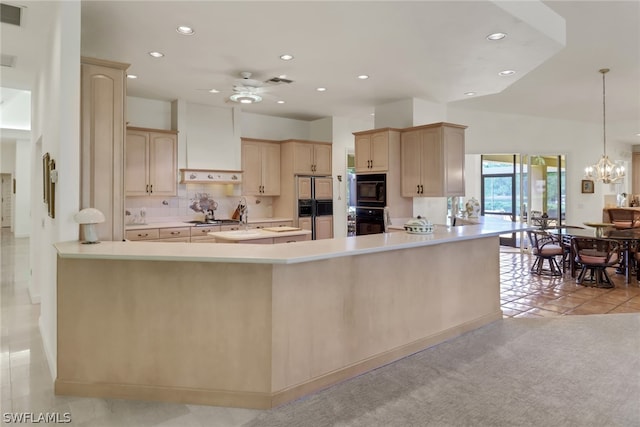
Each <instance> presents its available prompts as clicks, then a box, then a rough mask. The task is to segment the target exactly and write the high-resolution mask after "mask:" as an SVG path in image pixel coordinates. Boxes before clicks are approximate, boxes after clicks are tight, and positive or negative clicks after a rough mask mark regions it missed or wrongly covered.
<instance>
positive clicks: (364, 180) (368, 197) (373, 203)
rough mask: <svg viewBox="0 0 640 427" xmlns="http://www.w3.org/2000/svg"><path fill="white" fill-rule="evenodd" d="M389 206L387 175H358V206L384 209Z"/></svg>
mask: <svg viewBox="0 0 640 427" xmlns="http://www.w3.org/2000/svg"><path fill="white" fill-rule="evenodd" d="M386 205H387V175H386V174H384V173H375V174H368V175H356V206H361V207H370V208H384V207H385V206H386Z"/></svg>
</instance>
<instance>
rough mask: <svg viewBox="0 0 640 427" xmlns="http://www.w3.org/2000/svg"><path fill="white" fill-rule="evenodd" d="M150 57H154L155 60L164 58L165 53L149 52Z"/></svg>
mask: <svg viewBox="0 0 640 427" xmlns="http://www.w3.org/2000/svg"><path fill="white" fill-rule="evenodd" d="M149 55H151V56H153V57H154V58H162V57H163V56H164V53H162V52H156V51H153V52H149Z"/></svg>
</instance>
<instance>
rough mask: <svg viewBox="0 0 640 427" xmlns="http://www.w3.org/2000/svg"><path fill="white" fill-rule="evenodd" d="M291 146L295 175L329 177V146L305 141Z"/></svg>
mask: <svg viewBox="0 0 640 427" xmlns="http://www.w3.org/2000/svg"><path fill="white" fill-rule="evenodd" d="M286 143H287V144H291V149H292V154H293V158H292V160H293V173H294V174H295V175H331V155H332V154H331V144H330V143H320V142H307V141H292V142H288V141H287V142H286Z"/></svg>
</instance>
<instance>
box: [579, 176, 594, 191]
mask: <svg viewBox="0 0 640 427" xmlns="http://www.w3.org/2000/svg"><path fill="white" fill-rule="evenodd" d="M582 192H583V193H593V181H592V180H590V179H583V180H582Z"/></svg>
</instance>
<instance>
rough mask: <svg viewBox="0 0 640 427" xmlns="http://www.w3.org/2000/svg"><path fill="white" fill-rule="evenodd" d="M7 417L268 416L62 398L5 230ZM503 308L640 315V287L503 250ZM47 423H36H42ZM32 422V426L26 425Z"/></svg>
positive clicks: (236, 420) (120, 423) (231, 421)
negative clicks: (544, 272)
mask: <svg viewBox="0 0 640 427" xmlns="http://www.w3.org/2000/svg"><path fill="white" fill-rule="evenodd" d="M0 243H1V244H0V264H1V289H0V300H1V311H2V312H1V318H0V322H1V323H0V324H1V337H0V352H1V359H0V384H1V386H2V388H1V393H0V398H1V399H0V401H1V402H0V405H1V406H0V412H1V413H2V422H3V424H4V423H5V422H6V419H5V417H6V416H7V415H5V414H19V413H25V412H26V413H31V414H34V416H38V414H40V413H57V414H58V415H59V416H60V417H61V418H62V417H64V414H70V417H71V423H69V424H68V425H75V426H114V427H116V426H117V427H126V426H136V427H137V426H164V427H168V426H176V427H178V426H180V427H189V426H212V427H217V426H219V427H227V426H229V427H231V426H242V425H243V424H245V423H246V422H248V421H250V420H252V419H253V418H255V417H256V416H258V415H259V414H260V412H261V411H258V410H249V409H237V408H222V407H210V406H199V405H183V404H169V403H157V402H138V401H125V400H118V399H95V398H78V397H71V396H56V395H54V394H53V382H52V380H51V375H50V373H49V368H48V366H47V362H46V358H45V355H44V349H43V347H42V340H41V337H40V333H39V330H38V317H39V315H40V306H39V305H37V304H35V305H34V304H31V302H30V300H29V295H28V291H27V278H28V264H29V240H28V239H14V238H13V235H12V234H11V233H10V231H8V230H7V229H5V228H3V229H1V230H0ZM500 262H501V304H502V310H503V312H504V316H505V317H523V316H525V317H539V316H542V317H547V316H562V315H580V314H602V313H627V312H639V313H640V287H638V284H637V283H636V281H635V280H633V283H631V284H629V285H628V286H626V285H624V283H623V280H622V277H621V276H617V275H614V274H613V275H612V276H615V277H614V281H615V282H616V287H615V288H614V289H594V288H585V287H583V286H579V285H576V284H575V279H572V278H571V277H568V276H567V277H560V278H547V277H537V276H532V275H530V274H529V268H530V265H531V262H532V260H531V259H530V257H529V255H526V254H524V255H523V254H520V253H514V252H512V251H509V250H507V249H505V250H504V251H501V255H500ZM42 424H44V423H33V425H42ZM20 425H29V423H25V424H20Z"/></svg>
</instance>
